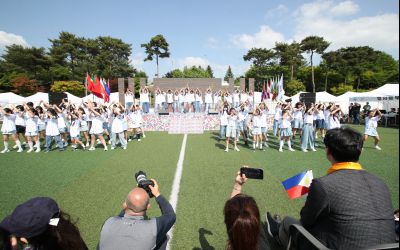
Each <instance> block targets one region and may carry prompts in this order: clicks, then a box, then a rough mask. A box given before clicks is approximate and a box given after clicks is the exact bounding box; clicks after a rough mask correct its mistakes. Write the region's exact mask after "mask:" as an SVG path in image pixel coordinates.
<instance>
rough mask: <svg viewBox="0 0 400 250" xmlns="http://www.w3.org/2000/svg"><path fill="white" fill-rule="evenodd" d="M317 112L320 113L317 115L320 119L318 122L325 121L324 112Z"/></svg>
mask: <svg viewBox="0 0 400 250" xmlns="http://www.w3.org/2000/svg"><path fill="white" fill-rule="evenodd" d="M317 112H318V113H317V119H318V120H325V115H324V111H322V110H318V111H317Z"/></svg>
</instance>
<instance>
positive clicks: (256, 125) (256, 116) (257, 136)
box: [251, 108, 262, 150]
mask: <svg viewBox="0 0 400 250" xmlns="http://www.w3.org/2000/svg"><path fill="white" fill-rule="evenodd" d="M260 113H261V112H260V110H259V109H258V108H256V109H255V110H254V112H253V117H252V118H251V121H252V125H253V132H252V133H253V150H256V148H258V146H260V149H262V140H261V139H262V138H261V115H260Z"/></svg>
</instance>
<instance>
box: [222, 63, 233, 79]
mask: <svg viewBox="0 0 400 250" xmlns="http://www.w3.org/2000/svg"><path fill="white" fill-rule="evenodd" d="M229 78H234V76H233V73H232V69H231V66H230V65H229V67H228V70H227V71H226V74H225V77H224V81H226V82H227V81H229Z"/></svg>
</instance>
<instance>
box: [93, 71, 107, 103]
mask: <svg viewBox="0 0 400 250" xmlns="http://www.w3.org/2000/svg"><path fill="white" fill-rule="evenodd" d="M96 87H97V88H98V90H99V92H98V93H100V96H99V97H100V98H103V100H104V101H105V102H109V101H110V97H109V96H108V94H107V92H106V90H105V89H104V86H103V84H102V83H101V81H100V78H99V77H98V76H96Z"/></svg>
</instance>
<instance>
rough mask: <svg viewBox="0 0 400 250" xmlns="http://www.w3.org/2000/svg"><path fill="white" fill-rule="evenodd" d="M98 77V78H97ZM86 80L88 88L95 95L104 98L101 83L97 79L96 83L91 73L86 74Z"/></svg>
mask: <svg viewBox="0 0 400 250" xmlns="http://www.w3.org/2000/svg"><path fill="white" fill-rule="evenodd" d="M96 79H97V78H96ZM86 81H87V83H88V87H87V89H88V90H89V91H90V92H92V94H93V95H95V96H97V97H99V98H103V95H102V90H101V86H100V84H98V83H97V81H96V83H94V82H93V80H92V78H90V75H89V74H86Z"/></svg>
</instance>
